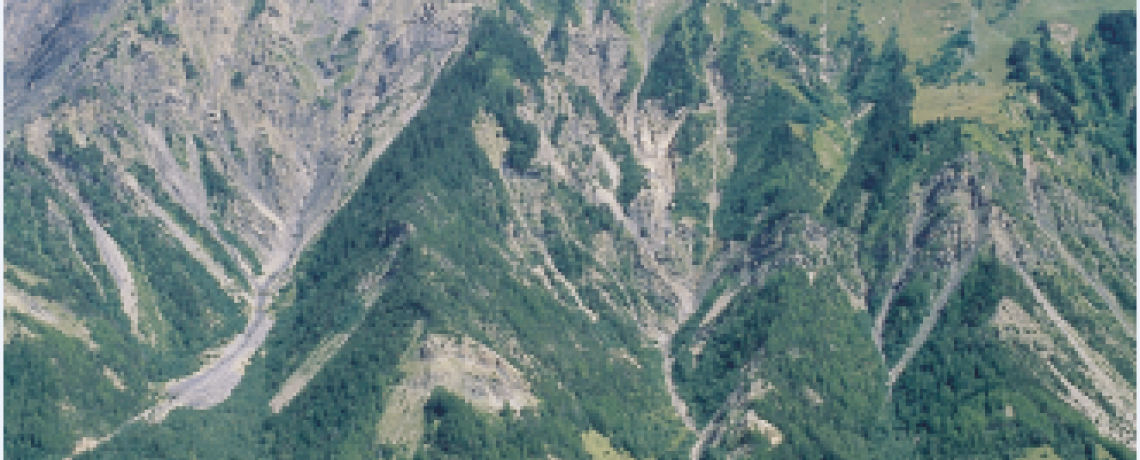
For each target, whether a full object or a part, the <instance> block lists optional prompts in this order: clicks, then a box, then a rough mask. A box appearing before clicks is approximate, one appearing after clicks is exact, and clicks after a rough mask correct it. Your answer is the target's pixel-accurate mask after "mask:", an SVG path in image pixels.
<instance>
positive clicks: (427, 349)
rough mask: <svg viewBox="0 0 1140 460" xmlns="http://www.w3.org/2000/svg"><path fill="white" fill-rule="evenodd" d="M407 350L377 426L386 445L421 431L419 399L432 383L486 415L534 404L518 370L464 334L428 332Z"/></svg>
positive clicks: (408, 440)
mask: <svg viewBox="0 0 1140 460" xmlns="http://www.w3.org/2000/svg"><path fill="white" fill-rule="evenodd" d="M408 352H409V353H408V355H407V358H408V361H407V362H406V363H404V364H403V368H404V372H405V375H406V376H405V377H404V379H403V380H402V381H401V382H400V384H399V385H398V386H396V387H395V388H394V389H393V390H392V398H390V402H389V403H388V405H387V406H386V407H385V408H384V412H383V415H382V416H381V420H380V425H379V427H378V434H379V437H380V439H381V440H382V442H385V443H387V444H392V445H415V444H416V443H417V442H418V439H419V438H420V436H422V434H423V431H422V430H423V426H422V423H421V422H422V420H423V408H424V403H426V402H427V400H428V398H429V397H431V393H432V391H434V390H435V389H436V388H437V387H441V388H444V389H446V390H447V391H449V392H451V393H453V394H455V395H458V396H460V397H462V398H463V399H465V400H467V402H469V403H471V405H472V406H474V407H476V408H478V409H480V410H482V411H485V412H487V413H491V414H495V413H498V412H499V411H501V410H503V409H504V408H508V407H509V408H512V409H514V410H515V411H518V410H521V409H524V408H528V407H534V406H536V405H538V404H539V400H538V399H537V398H536V397H535V396H534V394H532V393H531V392H530V384H529V383H528V382H527V380H526V377H525V376H524V375H523V373H522V372H520V371H519V370H518V369H516V368H515V367H514V366H512V365H511V364H510V362H509V361H508V360H506V359H504V358H503V357H502V356H499V354H498V353H495V351H494V350H491V349H490V348H488V347H487V346H486V345H484V344H481V343H479V342H477V341H475V340H472V339H471V338H470V337H461V338H455V337H448V336H442V335H434V334H433V335H428V336H427V337H424V338H423V341H422V342H421V343H420V344H418V345H416V346H415V347H414V348H412V349H410V350H408Z"/></svg>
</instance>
